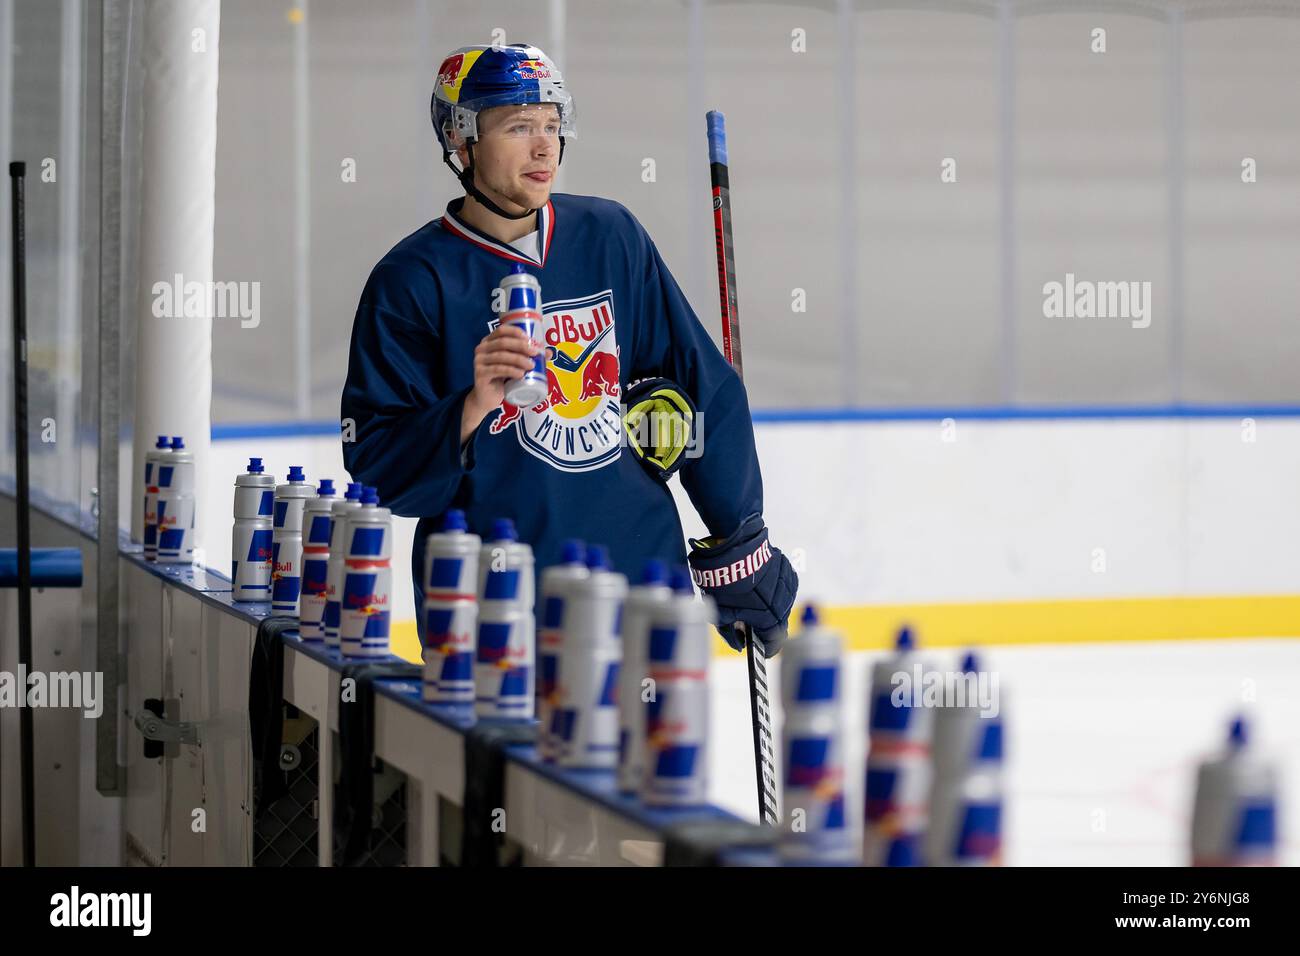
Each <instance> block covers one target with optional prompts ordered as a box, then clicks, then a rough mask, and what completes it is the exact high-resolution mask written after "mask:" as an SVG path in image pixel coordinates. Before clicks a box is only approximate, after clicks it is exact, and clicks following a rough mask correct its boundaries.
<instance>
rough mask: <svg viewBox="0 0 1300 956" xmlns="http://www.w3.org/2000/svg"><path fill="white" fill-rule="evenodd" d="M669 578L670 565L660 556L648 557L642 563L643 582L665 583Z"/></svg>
mask: <svg viewBox="0 0 1300 956" xmlns="http://www.w3.org/2000/svg"><path fill="white" fill-rule="evenodd" d="M667 580H668V566H667V565H666V564H664V563H663V562H662V561H660V560H659V559H658V558H646V562H645V564H643V565H641V583H642V584H663V583H664V582H665V581H667Z"/></svg>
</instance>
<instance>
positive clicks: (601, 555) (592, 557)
mask: <svg viewBox="0 0 1300 956" xmlns="http://www.w3.org/2000/svg"><path fill="white" fill-rule="evenodd" d="M587 569H588V570H590V571H608V570H609V549H608V548H606V547H605V546H604V545H603V544H589V545H587Z"/></svg>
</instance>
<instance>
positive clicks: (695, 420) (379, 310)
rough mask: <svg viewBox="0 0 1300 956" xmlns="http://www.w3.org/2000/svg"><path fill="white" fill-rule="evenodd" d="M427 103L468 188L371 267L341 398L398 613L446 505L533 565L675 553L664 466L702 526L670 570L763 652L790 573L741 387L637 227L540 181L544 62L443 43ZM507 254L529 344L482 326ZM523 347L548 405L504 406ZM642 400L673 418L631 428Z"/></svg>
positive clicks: (346, 453)
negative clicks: (406, 556) (397, 572)
mask: <svg viewBox="0 0 1300 956" xmlns="http://www.w3.org/2000/svg"><path fill="white" fill-rule="evenodd" d="M431 111H432V114H433V125H434V129H435V130H436V133H437V137H438V141H439V144H440V145H441V147H442V153H443V161H444V162H445V163H446V164H447V165H448V166H449V167H450V168H451V170H452V171H453V172H454V173H456V175H457V178H458V179H459V180H460V183H461V185H462V186H463V187H464V189H465V192H466V194H467V195H465V196H462V197H460V198H457V199H455V200H453V201H452V202H450V203H449V204H448V205H447V209H446V214H445V215H443V216H441V217H439V218H437V219H435V220H433V221H432V222H429V223H428V224H426V225H425V226H423V227H421V228H420V229H418V230H416V231H415V232H414V233H412V234H411V235H409V236H407V237H406V238H405V239H403V240H402V241H401V242H399V243H397V245H395V246H394V247H393V248H392V249H391V250H390V251H389V252H388V253H387V254H386V255H385V256H384V257H383V258H382V259H381V260H380V261H379V264H378V265H376V266H375V268H374V270H373V271H372V272H371V274H370V277H369V279H368V281H367V282H366V285H365V288H364V290H363V291H362V293H361V299H360V304H359V305H358V307H357V313H356V318H355V321H354V323H353V328H352V340H351V351H350V356H349V364H348V376H347V382H346V384H345V385H344V389H343V398H342V418H343V420H344V423H345V428H344V443H343V459H344V463H345V465H346V466H347V469H348V471H349V472H350V473H351V474H352V477H353V479H354V480H356V481H360V482H364V483H365V484H368V485H374V486H375V487H376V488H377V489H378V491H379V495H380V497H381V500H382V501H383V502H384V504H385V505H386V506H388V507H390V508H392V510H393V513H394V514H396V515H405V516H418V517H419V518H420V522H419V524H418V526H417V530H416V542H417V544H416V547H415V548H414V549H413V552H414V553H413V555H412V570H413V575H414V583H415V592H416V607H417V608H418V607H420V606H421V603H422V600H423V598H422V593H423V592H422V588H421V583H422V582H421V581H420V564H421V562H422V559H423V547H422V546H421V543H422V542H423V541H424V539H425V537H426V535H428V534H429V532H431V531H433V530H436V529H437V524H436V522H437V521H438V518H439V516H440V515H441V514H442V512H444V511H445V510H446V509H448V508H451V507H455V508H460V509H463V510H464V512H465V514H466V516H467V518H468V521H469V525H470V528H471V530H473V531H476V532H478V533H480V534H482V533H484V532H486V531H488V530H489V529H490V528H491V527H492V522H493V519H495V518H498V517H508V518H512V519H514V522H515V525H516V527H517V529H518V532H519V538H520V540H521V541H525V542H527V543H528V544H530V545H531V546H532V548H533V551H534V554H535V556H536V562H537V567H538V568H543V567H546V566H547V565H549V564H553V563H555V562H556V561H558V559H559V556H560V549H561V545H562V542H563V541H564V540H565V539H566V538H580V539H583V540H586V541H589V542H593V543H599V544H604V545H606V546H607V547H608V548H609V553H610V557H611V560H612V563H613V565H614V567H615V569H616V570H619V571H621V572H623V573H624V574H627V575H628V576H629V577H630V578H631V579H632V580H634V581H635V580H637V579H638V577H639V574H640V569H641V567H642V564H643V563H644V561H645V560H646V559H647V558H652V557H653V558H659V559H661V560H665V561H668V562H674V563H679V564H680V563H682V561H683V559H685V558H686V557H687V555H686V546H685V542H684V533H683V531H682V525H681V522H680V520H679V518H678V514H677V508H676V505H675V503H674V501H673V497H672V493H671V491H670V490H669V488H668V486H667V481H668V479H669V478H670V477H671V475H672V474H674V473H678V474H679V475H680V478H681V482H682V487H683V488H684V489H685V491H686V493H687V494H688V495H689V496H690V500H691V502H692V503H693V504H694V506H695V508H696V510H697V511H698V512H699V514H700V517H701V518H702V519H703V521H704V523H705V524H706V525H707V527H708V529H709V532H710V537H707V538H705V539H704V540H701V541H696V540H692V541H691V547H692V550H691V553H690V555H689V563H690V566H691V570H692V576H693V577H694V579H695V582H696V584H697V585H699V587H700V588H701V589H702V590H704V591H705V592H707V593H708V594H709V595H711V596H712V597H713V598H714V600H715V601H716V602H717V605H718V610H719V618H720V619H719V622H718V624H719V630H720V632H721V633H722V634H723V636H724V637H725V638H726V639H727V641H728V643H730V644H731V645H732V646H733V647H736V648H737V649H740V648H741V647H742V646H743V644H742V642H743V638H742V637H741V636H740V634H739V633H738V632H737V631H736V630H735V628H734V627H733V625H734V624H735V623H736V622H745V623H746V624H748V625H749V627H750V629H751V631H752V632H753V633H754V634H755V639H756V640H757V641H758V643H759V644H760V645H761V646H762V647H763V649H764V652H765V654H766V656H769V657H770V656H772V654H774V653H776V652H777V651H778V650H779V648H780V644H781V641H782V640H784V635H785V626H786V623H787V619H788V617H789V613H790V608H791V606H792V605H793V603H794V599H795V591H796V588H797V586H798V577H797V575H796V574H795V572H794V569H793V568H792V567H791V566H790V562H789V561H788V560H787V559H786V557H785V556H784V555H783V554H782V553H781V551H780V550H779V549H777V548H775V547H773V546H771V545H770V544H769V542H768V532H767V528H766V526H765V525H764V522H763V486H762V478H761V475H760V473H759V466H758V457H757V454H756V452H755V448H754V431H753V423H752V421H751V419H750V414H749V403H748V399H747V397H746V393H745V387H744V385H743V383H742V382H741V380H740V378H739V376H738V375H737V374H736V373H735V371H734V370H733V369H732V368H731V366H730V365H729V364H728V363H727V361H726V359H725V358H724V357H723V356H722V354H721V352H719V350H718V348H717V346H716V345H714V343H713V341H712V340H711V339H710V338H709V335H708V333H707V332H706V331H705V330H704V328H703V326H702V325H701V323H700V320H699V319H698V318H697V317H696V315H695V313H694V312H693V311H692V310H691V307H690V305H689V303H688V302H687V300H686V297H685V296H684V295H683V294H682V291H681V289H680V288H679V287H678V285H677V283H676V281H675V280H674V279H673V277H672V275H671V274H670V273H669V271H668V268H667V266H666V265H665V264H664V261H663V259H662V258H661V257H660V255H659V251H658V250H657V249H656V248H655V244H654V243H653V242H652V241H651V239H650V236H649V235H648V234H647V233H646V231H645V229H644V228H643V227H642V226H641V224H640V223H639V222H638V221H637V219H636V218H635V217H634V216H633V215H632V214H631V213H630V212H629V211H628V210H627V209H626V208H625V207H624V206H622V205H620V204H619V203H617V202H613V201H611V200H606V199H600V198H596V197H592V196H579V195H568V194H563V193H556V194H552V192H551V187H552V183H553V180H554V177H555V174H556V170H557V168H558V167H559V165H560V162H561V160H562V158H563V156H564V149H565V145H566V143H567V141H568V139H570V138H572V137H573V136H574V135H575V122H574V108H573V100H572V98H571V96H570V95H569V93H568V92H567V91H566V90H565V88H564V83H563V81H562V79H561V76H560V72H559V70H558V69H557V68H556V67H555V65H554V64H553V63H552V62H551V61H550V59H548V58H547V56H546V55H545V54H544V53H543V52H542V51H541V50H539V49H537V48H536V47H532V46H527V45H524V44H515V45H511V46H470V47H462V48H461V49H458V50H456V51H455V52H454V53H452V54H451V55H449V56H448V57H446V58H445V59H444V60H443V62H442V65H441V67H440V68H439V70H438V76H437V79H436V81H435V86H434V91H433V98H432V104H431ZM453 154H454V155H455V156H456V157H457V159H458V160H459V162H460V164H461V168H460V169H457V168H456V166H455V165H453V163H452V161H451V158H452V156H453ZM516 263H522V264H523V265H524V267H525V269H526V271H527V272H528V273H529V274H531V275H533V276H535V277H536V278H537V280H538V282H539V283H540V286H541V293H542V297H543V304H542V310H541V311H542V313H543V321H542V329H543V338H544V341H533V340H530V339H529V337H528V336H527V335H526V334H525V333H523V332H521V331H520V330H519V329H518V328H514V327H511V326H509V325H506V326H499V325H498V322H497V318H498V316H497V314H496V313H495V312H494V293H495V291H496V289H497V286H498V283H499V282H500V281H501V280H502V279H503V278H504V277H505V276H506V275H508V274H509V273H510V272H511V271H512V269H513V268H514V266H515V264H516ZM542 352H544V353H545V355H546V382H547V395H546V397H545V398H544V399H543V400H542V401H540V402H538V403H536V404H533V405H531V406H529V407H526V408H518V407H515V406H512V405H510V404H509V403H508V402H506V401H505V397H504V389H505V387H506V385H507V383H509V382H511V381H512V380H514V379H517V378H520V377H522V376H523V374H524V372H525V371H526V370H527V369H528V368H529V367H530V363H531V360H532V357H533V356H535V355H540V354H542ZM630 385H631V386H632V387H630V388H629V386H630ZM651 412H653V413H658V414H660V415H661V416H662V415H664V414H669V415H672V416H674V417H675V419H676V420H677V421H678V423H679V424H684V425H685V426H686V427H685V428H674V429H666V428H650V429H646V428H636V429H634V428H631V427H629V426H630V423H637V422H640V421H641V420H642V419H648V418H649V417H652V416H650V415H649V414H648V413H651ZM348 420H351V422H352V427H353V429H354V432H353V433H352V434H349V429H348V427H347V423H348ZM659 424H660V425H662V424H663V419H662V417H661V418H660V420H659ZM629 433H631V434H632V438H630V439H629V437H627V436H628V435H629ZM647 434H649V435H650V436H651V437H650V438H649V439H647V437H646V436H647ZM664 435H668V436H670V439H671V440H669V441H667V442H666V443H665V442H663V441H662V440H661V439H662V437H663V436H664ZM656 436H657V437H656ZM673 436H675V437H673ZM349 438H352V440H348V439H349ZM417 617H419V615H417Z"/></svg>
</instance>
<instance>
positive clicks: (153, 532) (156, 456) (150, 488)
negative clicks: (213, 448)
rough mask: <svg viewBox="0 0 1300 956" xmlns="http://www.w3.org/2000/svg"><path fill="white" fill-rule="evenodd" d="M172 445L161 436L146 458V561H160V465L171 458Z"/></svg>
mask: <svg viewBox="0 0 1300 956" xmlns="http://www.w3.org/2000/svg"><path fill="white" fill-rule="evenodd" d="M171 449H172V443H171V439H170V438H168V437H167V436H166V435H159V436H158V441H157V442H156V443H155V444H154V446H153V448H152V449H151V450H149V451H147V452H145V456H144V489H143V491H142V492H141V493H142V494H143V496H144V559H145V560H146V561H157V560H158V464H159V463H160V462H162V461H165V460H166V459H167V458H168V457H170V456H171Z"/></svg>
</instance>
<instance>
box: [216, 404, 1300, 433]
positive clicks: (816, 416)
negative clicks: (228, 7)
mask: <svg viewBox="0 0 1300 956" xmlns="http://www.w3.org/2000/svg"><path fill="white" fill-rule="evenodd" d="M752 415H753V419H754V424H756V425H791V424H836V423H839V422H927V421H942V420H943V419H945V418H952V419H956V420H957V421H1049V420H1054V419H1078V420H1097V419H1100V420H1104V419H1114V418H1127V419H1162V418H1300V405H1025V406H1019V405H986V406H980V405H971V406H946V407H945V406H908V407H900V408H758V409H754V410H753V412H752ZM320 435H329V436H337V435H339V424H338V423H337V422H332V421H324V422H319V421H302V422H253V423H250V424H240V423H238V422H231V423H228V424H223V425H213V426H212V440H213V441H237V440H241V439H246V438H307V437H313V436H320Z"/></svg>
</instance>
